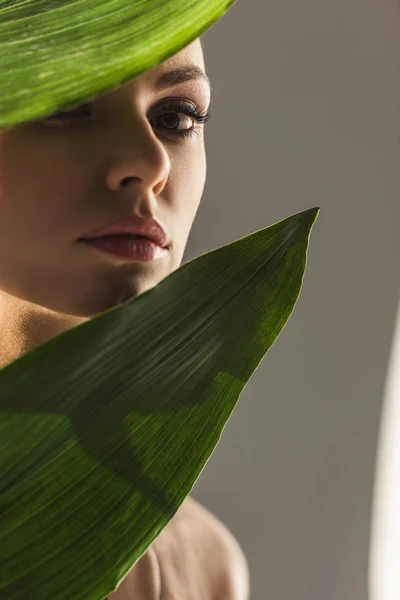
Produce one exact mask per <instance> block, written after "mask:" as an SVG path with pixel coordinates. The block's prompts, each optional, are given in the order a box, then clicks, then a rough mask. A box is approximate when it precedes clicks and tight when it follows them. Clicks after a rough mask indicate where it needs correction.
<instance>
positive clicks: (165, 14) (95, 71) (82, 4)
mask: <svg viewBox="0 0 400 600" xmlns="http://www.w3.org/2000/svg"><path fill="white" fill-rule="evenodd" d="M233 4H234V0H130V1H129V2H127V0H24V1H23V2H22V1H19V2H16V1H15V0H12V1H10V0H0V72H1V75H2V78H1V86H0V127H1V128H9V127H12V126H16V125H19V124H22V123H26V122H29V121H34V120H36V119H39V118H44V117H46V116H49V115H50V114H52V113H54V112H56V111H60V110H64V109H67V108H69V107H71V106H75V105H77V104H82V103H85V102H90V101H91V100H93V99H94V98H95V97H96V96H98V95H102V94H106V93H107V92H109V91H111V90H112V89H114V88H117V87H120V86H122V85H123V84H125V83H127V82H128V81H130V80H132V79H134V78H135V77H137V76H138V75H140V74H141V73H143V72H145V71H148V70H150V69H152V68H154V67H156V66H157V65H159V64H161V63H162V62H164V61H165V60H167V59H168V58H170V57H171V56H173V55H174V54H176V53H177V52H179V51H180V50H182V49H183V48H184V47H185V46H187V45H188V44H189V43H191V42H193V41H194V40H195V39H197V38H198V37H200V36H201V35H202V34H203V33H205V32H206V31H207V30H208V29H210V28H211V27H212V25H213V24H214V23H216V22H217V21H218V20H219V19H220V18H221V17H222V16H223V15H224V14H225V13H226V12H227V11H228V10H229V8H230V7H231V6H232V5H233Z"/></svg>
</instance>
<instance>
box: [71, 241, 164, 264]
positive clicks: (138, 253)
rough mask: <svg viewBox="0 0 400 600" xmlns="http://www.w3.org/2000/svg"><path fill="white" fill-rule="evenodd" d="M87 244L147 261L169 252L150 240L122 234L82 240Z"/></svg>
mask: <svg viewBox="0 0 400 600" xmlns="http://www.w3.org/2000/svg"><path fill="white" fill-rule="evenodd" d="M82 241H83V242H84V243H85V244H88V245H89V246H93V247H94V248H97V250H101V251H102V252H108V253H109V254H114V255H115V256H119V257H120V258H125V259H126V260H131V261H140V262H145V261H149V260H155V259H157V258H162V257H163V256H165V255H166V254H167V252H168V250H167V249H166V248H162V247H161V246H159V245H158V244H155V243H154V242H151V241H150V240H141V239H140V240H135V239H127V238H123V237H120V236H111V235H110V236H107V237H103V238H96V239H93V240H82Z"/></svg>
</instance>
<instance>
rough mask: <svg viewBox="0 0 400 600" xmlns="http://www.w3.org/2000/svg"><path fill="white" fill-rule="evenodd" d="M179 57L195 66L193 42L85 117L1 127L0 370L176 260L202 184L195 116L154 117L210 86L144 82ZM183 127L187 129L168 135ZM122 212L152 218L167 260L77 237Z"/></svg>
mask: <svg viewBox="0 0 400 600" xmlns="http://www.w3.org/2000/svg"><path fill="white" fill-rule="evenodd" d="M188 62H190V63H194V64H195V65H197V66H199V67H201V68H202V69H203V70H204V71H205V65H204V56H203V50H202V46H201V42H200V39H197V40H195V41H194V42H193V43H191V44H190V45H188V46H186V47H185V48H184V49H183V50H182V51H180V52H179V53H177V54H175V55H174V56H173V57H172V58H170V59H168V60H167V61H165V62H164V63H162V64H161V65H159V66H157V67H156V68H154V69H152V70H151V71H148V72H146V73H144V74H142V75H140V76H139V77H137V78H135V79H133V80H132V81H130V82H129V83H128V84H124V85H123V86H122V87H120V88H118V89H116V90H113V91H112V92H111V93H108V94H105V95H103V96H99V97H98V98H96V99H95V101H94V102H93V103H92V106H91V114H92V112H93V114H94V113H95V114H96V118H95V121H94V122H92V123H90V121H89V120H88V119H89V118H91V117H87V116H85V113H84V112H82V111H81V112H79V111H78V112H77V113H76V115H77V116H74V117H73V118H72V119H71V118H66V117H64V118H63V120H62V121H61V120H60V121H57V122H56V121H54V122H46V120H40V121H35V122H31V123H26V124H24V125H22V126H18V127H15V128H11V129H7V130H2V131H0V315H1V321H0V326H1V347H0V367H1V368H2V367H4V366H6V365H7V364H9V363H11V362H13V361H15V360H16V359H17V358H19V357H20V356H22V355H23V354H25V353H27V352H29V351H31V350H32V349H34V348H35V347H36V346H38V345H40V344H43V343H44V342H46V341H48V340H49V339H51V338H52V337H53V336H57V335H59V334H60V333H62V332H63V331H65V330H67V329H69V328H72V327H76V326H77V325H80V324H81V323H83V322H85V321H88V320H89V319H91V318H93V317H94V316H95V315H96V314H98V313H100V312H102V311H104V310H107V309H108V308H110V307H112V306H115V305H117V304H119V303H121V302H123V301H125V300H127V299H128V298H129V297H133V296H137V295H139V294H141V293H143V292H145V291H147V290H148V289H150V288H152V287H154V286H156V285H157V284H158V283H159V282H160V281H162V280H163V279H164V278H165V277H167V276H168V275H169V274H170V273H172V272H173V271H175V270H176V269H178V268H179V266H180V265H181V261H182V257H183V254H184V250H185V246H186V243H187V240H188V237H189V233H190V230H191V228H192V225H193V221H194V219H195V216H196V212H197V209H198V207H199V204H200V200H201V197H202V194H203V190H204V186H205V181H206V154H205V144H204V125H202V124H201V123H196V122H195V121H194V120H193V119H192V118H191V117H189V116H186V115H185V114H183V113H176V115H177V117H176V119H173V120H172V122H171V120H170V119H171V116H169V117H167V119H165V120H162V119H161V116H160V115H161V113H162V105H163V104H165V103H166V101H168V100H167V99H176V100H182V101H185V103H189V104H192V105H193V106H194V107H195V108H197V110H198V112H200V113H203V112H206V110H207V109H208V107H209V104H210V88H209V86H208V84H207V83H206V82H202V81H188V82H185V83H182V84H179V85H177V86H174V87H171V88H169V89H164V90H160V91H158V92H156V91H155V89H153V87H152V82H153V81H154V80H155V79H156V78H157V77H158V76H159V75H160V74H161V73H163V72H164V71H169V70H170V69H172V68H176V67H178V66H182V65H183V64H185V63H188ZM96 111H99V112H98V113H97V112H96ZM155 112H157V115H154V116H153V114H154V113H155ZM165 114H167V113H165ZM97 115H99V116H97ZM179 115H180V116H179ZM85 119H86V120H85ZM168 119H169V120H168ZM176 120H178V123H176ZM191 127H195V128H197V129H198V134H195V135H194V136H193V137H191V138H179V137H178V136H177V135H174V133H173V132H172V130H173V129H174V128H178V130H181V131H182V130H185V129H190V128H191ZM168 129H169V130H168ZM129 215H136V216H142V217H154V218H156V219H157V220H158V221H159V223H160V224H161V225H162V226H163V227H164V229H165V231H166V232H167V235H168V237H169V240H170V244H169V248H168V252H167V256H166V257H164V258H160V259H156V260H153V261H149V262H146V263H144V262H128V261H125V260H123V259H119V258H117V257H114V256H113V255H108V254H105V253H103V252H100V251H95V250H94V249H92V248H90V247H87V246H85V245H84V244H81V243H77V238H78V237H81V236H82V235H84V233H86V232H87V231H89V230H90V229H93V228H95V227H98V226H100V225H103V224H105V223H108V222H110V221H112V220H114V219H117V218H119V217H123V216H129Z"/></svg>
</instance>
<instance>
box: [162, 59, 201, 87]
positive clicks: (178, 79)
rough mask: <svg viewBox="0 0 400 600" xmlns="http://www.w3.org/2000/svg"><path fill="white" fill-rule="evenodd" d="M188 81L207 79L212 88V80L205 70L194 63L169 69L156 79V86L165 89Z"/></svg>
mask: <svg viewBox="0 0 400 600" xmlns="http://www.w3.org/2000/svg"><path fill="white" fill-rule="evenodd" d="M186 81H205V82H206V83H207V84H208V86H209V87H210V88H211V81H210V80H209V78H208V77H207V75H206V74H205V73H204V71H203V70H202V69H200V67H197V66H196V65H192V64H188V65H184V66H183V67H180V68H179V69H173V70H172V71H167V72H166V73H164V74H163V75H161V76H160V77H159V78H158V79H157V80H156V82H155V84H154V87H155V88H156V89H163V88H167V87H172V86H174V85H179V84H180V83H185V82H186Z"/></svg>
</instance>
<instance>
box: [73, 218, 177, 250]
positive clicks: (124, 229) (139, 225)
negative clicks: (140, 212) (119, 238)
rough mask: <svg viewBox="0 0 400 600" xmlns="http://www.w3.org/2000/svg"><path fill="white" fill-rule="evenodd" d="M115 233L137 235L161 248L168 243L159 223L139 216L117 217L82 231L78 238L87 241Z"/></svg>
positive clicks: (114, 234)
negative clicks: (109, 221) (104, 223)
mask: <svg viewBox="0 0 400 600" xmlns="http://www.w3.org/2000/svg"><path fill="white" fill-rule="evenodd" d="M116 235H139V236H141V237H143V238H146V239H147V240H150V241H151V242H153V243H154V244H156V245H158V246H161V248H165V247H166V246H167V245H168V238H167V235H166V233H165V231H164V229H163V228H162V227H161V225H160V224H159V223H158V222H157V221H156V220H155V219H143V218H141V217H125V218H122V219H117V220H116V221H112V222H111V223H107V224H106V225H102V226H101V227H97V228H96V229H91V230H90V231H88V232H87V233H84V234H83V235H82V236H81V237H80V238H79V239H80V240H81V239H83V240H84V241H87V240H91V239H93V238H105V237H106V236H116ZM124 241H126V240H124ZM129 241H139V240H129Z"/></svg>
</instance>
